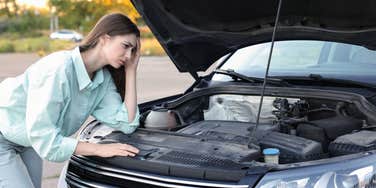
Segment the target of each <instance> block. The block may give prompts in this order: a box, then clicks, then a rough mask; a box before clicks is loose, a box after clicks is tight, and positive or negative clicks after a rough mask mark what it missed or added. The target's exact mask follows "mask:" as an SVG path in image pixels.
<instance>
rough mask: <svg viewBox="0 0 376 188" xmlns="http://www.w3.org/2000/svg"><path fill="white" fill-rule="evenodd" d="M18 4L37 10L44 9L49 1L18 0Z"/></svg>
mask: <svg viewBox="0 0 376 188" xmlns="http://www.w3.org/2000/svg"><path fill="white" fill-rule="evenodd" d="M17 3H19V4H21V5H22V4H23V5H26V6H32V7H36V8H43V7H45V6H46V5H47V0H17Z"/></svg>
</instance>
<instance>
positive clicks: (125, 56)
mask: <svg viewBox="0 0 376 188" xmlns="http://www.w3.org/2000/svg"><path fill="white" fill-rule="evenodd" d="M131 56H132V50H130V49H129V50H126V51H125V54H124V58H125V59H127V60H128V59H130V58H131Z"/></svg>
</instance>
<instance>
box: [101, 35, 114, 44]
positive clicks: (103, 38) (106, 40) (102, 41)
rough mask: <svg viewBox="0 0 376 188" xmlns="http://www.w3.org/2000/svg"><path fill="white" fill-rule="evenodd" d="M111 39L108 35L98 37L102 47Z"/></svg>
mask: <svg viewBox="0 0 376 188" xmlns="http://www.w3.org/2000/svg"><path fill="white" fill-rule="evenodd" d="M110 39H111V36H110V35H107V34H104V35H102V36H100V37H99V44H101V45H104V44H106V43H107V42H108V41H109V40H110Z"/></svg>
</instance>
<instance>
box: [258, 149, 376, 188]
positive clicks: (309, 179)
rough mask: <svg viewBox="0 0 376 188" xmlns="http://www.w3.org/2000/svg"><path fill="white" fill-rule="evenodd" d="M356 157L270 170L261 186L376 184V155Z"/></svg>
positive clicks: (339, 187)
mask: <svg viewBox="0 0 376 188" xmlns="http://www.w3.org/2000/svg"><path fill="white" fill-rule="evenodd" d="M358 156H359V157H358V158H356V159H348V157H343V160H342V161H340V162H335V163H330V164H325V165H315V166H311V167H301V168H294V169H288V170H283V171H277V172H270V173H268V174H266V175H265V176H264V177H263V178H262V179H261V180H260V182H259V183H258V185H257V188H303V187H304V188H310V187H312V188H321V187H325V188H326V187H328V188H331V187H332V188H366V187H376V176H375V173H376V171H375V170H376V156H375V154H371V153H365V154H364V155H358Z"/></svg>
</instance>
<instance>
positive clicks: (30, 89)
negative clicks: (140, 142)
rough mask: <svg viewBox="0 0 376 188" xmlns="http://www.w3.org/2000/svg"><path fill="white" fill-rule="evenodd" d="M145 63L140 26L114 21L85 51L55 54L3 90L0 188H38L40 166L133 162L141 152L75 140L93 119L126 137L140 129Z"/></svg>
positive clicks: (105, 23)
mask: <svg viewBox="0 0 376 188" xmlns="http://www.w3.org/2000/svg"><path fill="white" fill-rule="evenodd" d="M139 57H140V32H139V30H138V28H137V26H136V25H135V24H134V23H132V22H131V21H130V20H129V19H128V18H127V17H126V16H124V15H122V14H119V13H115V14H109V15H106V16H104V17H102V18H101V19H100V20H99V21H98V22H97V24H96V25H95V26H94V28H93V29H92V31H91V32H90V33H89V34H88V36H87V37H86V39H85V40H84V41H83V43H82V44H81V45H80V46H79V47H76V48H75V49H73V50H71V51H61V52H56V53H52V54H50V55H48V56H46V57H44V58H42V59H40V60H39V61H38V62H36V63H35V64H33V65H32V66H30V67H29V68H28V69H27V70H26V71H25V73H23V74H22V75H20V76H18V77H15V78H8V79H6V80H4V81H3V82H2V83H0V132H1V134H0V185H1V186H0V187H40V186H41V175H42V159H46V160H49V161H55V162H60V161H65V160H68V159H69V158H70V156H71V155H72V154H77V155H85V156H92V155H95V156H100V157H112V156H135V155H136V154H137V153H138V149H137V148H135V147H132V146H130V145H127V144H120V143H119V144H103V145H102V144H92V143H85V142H78V141H77V140H76V139H73V138H70V137H69V136H71V135H72V134H74V133H75V132H76V131H77V130H78V129H79V128H80V126H81V124H82V123H83V122H84V121H85V120H86V119H87V118H88V116H89V115H92V116H94V117H95V118H96V119H97V120H99V121H101V122H103V123H105V124H107V125H108V126H110V127H113V128H115V129H118V130H121V131H122V132H124V133H126V134H129V133H132V132H133V131H134V130H135V129H136V128H137V126H138V125H139V123H138V120H139V112H138V108H137V97H136V70H137V65H138V61H139ZM41 158H42V159H41Z"/></svg>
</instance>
